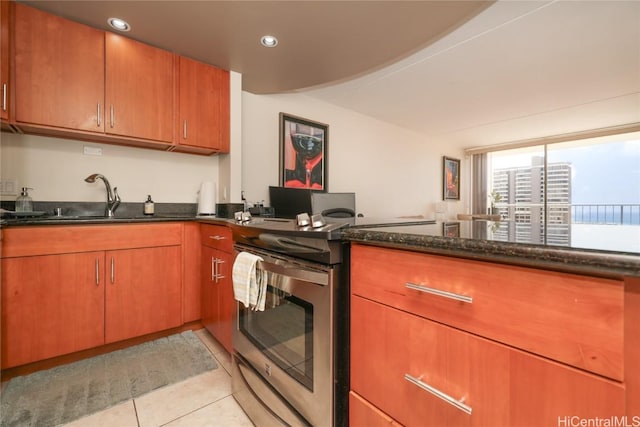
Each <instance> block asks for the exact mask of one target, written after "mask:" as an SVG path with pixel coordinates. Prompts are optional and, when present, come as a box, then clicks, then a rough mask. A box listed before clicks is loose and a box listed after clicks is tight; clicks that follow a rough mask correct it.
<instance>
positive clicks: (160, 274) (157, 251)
mask: <svg viewBox="0 0 640 427" xmlns="http://www.w3.org/2000/svg"><path fill="white" fill-rule="evenodd" d="M180 251H181V248H180V246H162V247H154V248H143V249H127V250H117V251H108V252H107V255H106V262H107V280H106V282H107V284H106V308H105V311H106V322H105V341H106V342H107V343H111V342H115V341H120V340H124V339H127V338H132V337H137V336H140V335H145V334H149V333H152V332H157V331H162V330H165V329H169V328H173V327H176V326H180V324H181V323H182V281H181V276H180V275H181V272H182V267H181V262H180V260H181V257H180Z"/></svg>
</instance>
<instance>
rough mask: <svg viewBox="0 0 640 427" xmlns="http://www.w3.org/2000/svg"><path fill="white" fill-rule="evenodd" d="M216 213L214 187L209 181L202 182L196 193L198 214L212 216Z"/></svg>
mask: <svg viewBox="0 0 640 427" xmlns="http://www.w3.org/2000/svg"><path fill="white" fill-rule="evenodd" d="M215 213H216V186H215V184H214V183H213V182H211V181H204V182H203V183H202V184H201V185H200V191H199V193H198V214H200V215H213V214H215Z"/></svg>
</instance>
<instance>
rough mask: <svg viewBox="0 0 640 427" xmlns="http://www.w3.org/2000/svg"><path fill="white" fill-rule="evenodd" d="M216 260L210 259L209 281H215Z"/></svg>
mask: <svg viewBox="0 0 640 427" xmlns="http://www.w3.org/2000/svg"><path fill="white" fill-rule="evenodd" d="M216 277H217V276H216V259H215V258H214V257H211V281H212V282H215V281H216Z"/></svg>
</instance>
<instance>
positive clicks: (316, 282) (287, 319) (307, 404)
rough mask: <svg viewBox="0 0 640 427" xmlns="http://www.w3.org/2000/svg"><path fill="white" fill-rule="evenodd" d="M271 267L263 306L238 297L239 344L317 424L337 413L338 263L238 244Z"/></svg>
mask: <svg viewBox="0 0 640 427" xmlns="http://www.w3.org/2000/svg"><path fill="white" fill-rule="evenodd" d="M236 250H237V251H248V252H251V253H254V254H256V255H259V256H260V257H262V259H263V260H264V261H262V262H259V263H258V266H257V268H259V269H262V270H264V271H266V272H267V277H268V283H267V296H266V303H265V310H264V311H254V310H251V309H249V308H246V307H244V305H243V304H241V303H238V304H237V305H238V312H237V324H236V326H237V327H236V328H235V330H234V337H233V339H234V341H233V343H234V350H235V351H236V352H237V353H238V354H239V355H241V356H242V358H244V359H245V360H246V361H247V362H248V363H249V364H250V365H251V366H252V367H253V368H254V369H255V370H256V371H257V372H258V373H259V375H260V376H261V377H262V378H263V380H264V381H266V382H267V383H269V384H270V385H271V386H272V387H273V388H274V389H275V390H276V391H277V394H279V395H281V396H282V397H283V399H284V400H285V401H286V402H288V403H289V404H291V405H292V406H293V407H294V408H295V410H296V411H297V412H298V413H300V414H301V415H302V417H304V418H305V419H306V420H307V421H308V422H309V423H310V424H312V425H314V426H321V425H330V423H331V420H332V419H333V413H332V408H333V395H332V387H333V358H332V355H333V343H332V332H331V331H332V329H333V325H332V318H333V316H332V312H331V310H332V309H331V301H332V288H333V287H332V282H333V280H334V269H332V268H330V267H327V266H324V265H318V264H315V263H313V264H312V263H307V262H301V261H299V260H296V259H291V258H287V257H283V256H281V255H274V254H270V253H267V252H263V251H259V250H255V249H252V248H248V247H244V246H240V245H236Z"/></svg>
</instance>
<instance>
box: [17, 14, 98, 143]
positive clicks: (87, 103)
mask: <svg viewBox="0 0 640 427" xmlns="http://www.w3.org/2000/svg"><path fill="white" fill-rule="evenodd" d="M15 9H16V10H15V14H16V20H15V67H16V73H15V98H16V104H15V108H16V111H15V119H16V121H18V122H25V123H33V124H38V125H45V126H55V127H61V128H68V129H77V130H84V131H94V132H103V131H104V120H103V119H102V114H103V113H104V32H103V31H100V30H97V29H95V28H91V27H87V26H86V25H82V24H78V23H75V22H72V21H68V20H66V19H62V18H60V17H58V16H55V15H51V14H48V13H45V12H42V11H39V10H37V9H33V8H31V7H27V6H24V5H22V4H20V3H16V4H15Z"/></svg>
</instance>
